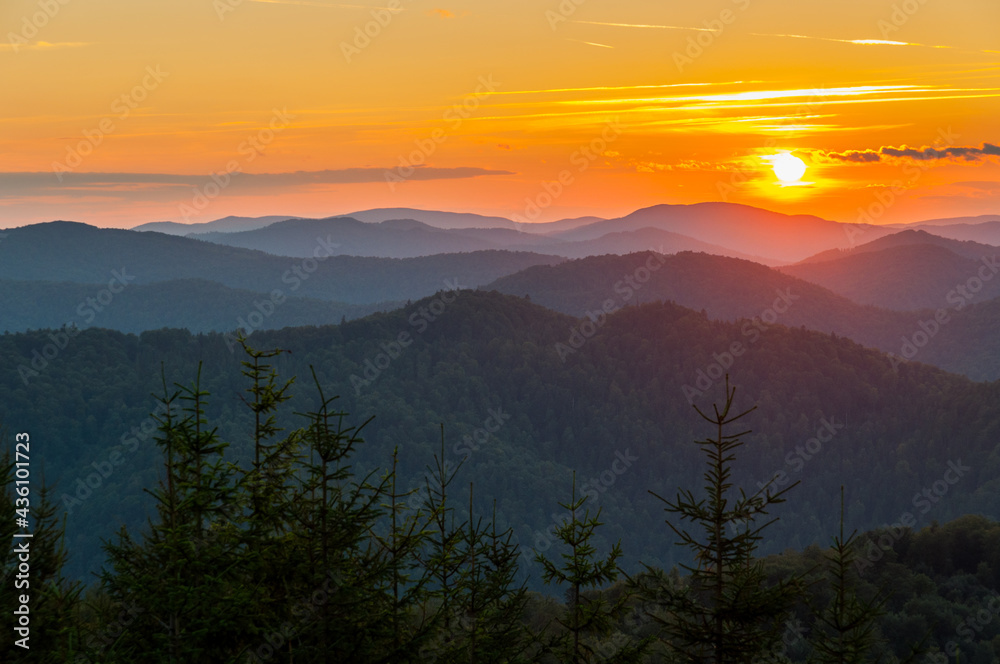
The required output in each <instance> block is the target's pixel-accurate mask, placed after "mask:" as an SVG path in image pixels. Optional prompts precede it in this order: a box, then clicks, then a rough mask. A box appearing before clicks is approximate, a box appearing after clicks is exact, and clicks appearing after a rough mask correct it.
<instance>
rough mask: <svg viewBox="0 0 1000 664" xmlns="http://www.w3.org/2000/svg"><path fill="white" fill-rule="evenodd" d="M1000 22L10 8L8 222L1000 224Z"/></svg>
mask: <svg viewBox="0 0 1000 664" xmlns="http://www.w3.org/2000/svg"><path fill="white" fill-rule="evenodd" d="M682 4H683V5H684V6H679V7H676V6H674V5H682ZM998 25H1000V3H997V2H996V1H995V0H975V1H971V0H970V1H958V2H953V1H949V2H947V3H946V2H941V1H940V0H924V1H923V3H921V2H920V1H919V0H907V1H906V2H900V1H899V0H884V1H883V0H874V1H873V0H864V1H862V0H848V1H842V2H837V3H832V2H802V1H801V0H799V1H796V2H791V1H789V0H769V1H767V2H765V1H764V0H735V1H734V0H713V1H711V2H705V3H662V2H651V1H649V0H617V1H615V2H610V1H608V0H562V1H561V2H559V1H551V2H549V1H539V0H531V1H528V0H506V1H505V2H503V3H499V2H485V1H480V2H473V1H471V0H466V1H464V2H461V1H456V2H448V3H444V4H438V3H437V0H434V2H429V1H428V2H425V1H424V0H357V1H356V2H355V1H351V0H349V1H348V2H343V3H336V2H329V1H327V0H141V1H137V0H131V1H129V2H125V1H124V0H34V1H28V0H6V1H5V2H4V3H2V5H0V90H2V91H3V92H2V93H0V227H9V226H16V225H21V224H25V223H34V222H39V221H49V220H52V219H71V220H77V221H83V222H87V223H91V224H95V225H101V226H118V227H129V226H134V225H136V224H140V223H145V222H148V221H155V220H167V219H171V220H177V221H184V220H188V221H208V220H211V219H215V218H219V217H223V216H226V215H230V214H240V215H251V216H258V215H265V214H294V215H302V216H328V215H334V214H341V213H346V212H350V211H353V210H359V209H367V208H374V207H400V206H408V207H422V208H431V209H446V210H457V211H469V212H479V213H483V214H499V215H503V216H507V217H517V218H519V219H521V220H534V219H537V220H542V221H549V220H553V219H559V218H563V217H571V216H580V215H585V214H594V215H599V216H617V215H620V214H625V213H628V212H630V211H632V210H635V209H637V208H640V207H645V206H648V205H653V204H657V203H695V202H700V201H712V200H728V201H731V202H738V203H745V204H749V205H756V206H759V207H765V208H769V209H773V210H778V211H782V212H789V213H801V212H805V213H812V214H817V215H819V216H823V217H826V218H830V219H835V220H838V221H856V220H858V218H859V209H870V210H872V211H874V212H876V213H878V212H879V210H882V209H884V212H882V213H881V214H876V215H874V216H873V217H871V219H872V220H873V221H876V222H879V223H883V222H902V221H916V220H920V219H928V218H934V217H951V216H964V215H979V214H991V213H1000V204H998V203H1000V157H998V156H997V152H998V150H997V149H996V147H995V146H996V145H997V144H1000V123H998V121H997V118H998V117H1000V103H998V99H1000V33H998V32H997V29H996V28H997V26H998ZM365 30H367V31H368V33H369V34H368V35H365V34H364V31H365ZM873 41H876V42H877V43H872V42H873ZM925 148H932V149H931V150H925ZM783 151H790V152H792V154H794V155H796V156H798V157H800V158H802V159H803V160H804V161H805V162H806V163H807V165H808V166H809V168H808V170H807V171H806V174H805V176H804V177H803V179H802V183H796V185H795V186H783V185H782V184H781V183H780V182H778V180H777V179H776V178H775V176H774V174H773V173H772V171H771V167H770V163H769V159H768V157H770V156H773V155H776V154H779V153H781V152H783ZM227 170H228V171H233V172H235V173H236V175H235V177H231V176H229V175H226V174H225V172H226V171H227ZM212 173H215V174H216V176H215V178H214V180H213V178H211V177H210V174H212ZM219 173H223V175H219ZM387 179H388V180H389V181H388V182H387ZM560 180H561V181H560ZM217 183H218V184H217ZM220 184H221V185H223V186H220Z"/></svg>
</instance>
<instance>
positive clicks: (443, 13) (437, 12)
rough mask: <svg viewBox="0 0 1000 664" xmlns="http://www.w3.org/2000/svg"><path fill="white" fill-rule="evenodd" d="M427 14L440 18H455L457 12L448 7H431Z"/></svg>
mask: <svg viewBox="0 0 1000 664" xmlns="http://www.w3.org/2000/svg"><path fill="white" fill-rule="evenodd" d="M427 15H428V16H437V17H438V18H455V14H453V13H452V12H450V11H448V10H447V9H431V10H429V11H428V12H427Z"/></svg>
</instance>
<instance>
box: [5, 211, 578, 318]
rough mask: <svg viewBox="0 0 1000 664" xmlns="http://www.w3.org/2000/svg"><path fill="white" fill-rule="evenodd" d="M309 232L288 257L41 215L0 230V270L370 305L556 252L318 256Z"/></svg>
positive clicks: (11, 275) (41, 277) (321, 241)
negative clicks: (299, 252)
mask: <svg viewBox="0 0 1000 664" xmlns="http://www.w3.org/2000/svg"><path fill="white" fill-rule="evenodd" d="M315 240H316V243H315V245H314V252H315V253H314V254H313V255H312V256H309V257H304V258H294V257H287V256H273V255H270V254H266V253H263V252H260V251H253V250H249V249H240V248H236V247H227V246H223V245H220V244H213V243H211V242H203V241H201V240H194V239H191V238H186V237H177V236H171V235H164V234H162V233H136V232H133V231H129V230H120V229H110V228H95V227H93V226H88V225H86V224H79V223H74V222H50V223H47V224H36V225H33V226H23V227H21V228H16V229H12V230H10V231H9V232H7V234H6V237H5V238H4V240H3V242H0V279H8V280H13V281H68V282H77V283H89V284H95V285H100V284H102V283H104V284H106V283H107V282H108V280H109V279H110V278H112V271H113V270H118V271H121V272H124V273H126V274H127V275H128V276H129V279H130V282H129V283H134V284H143V283H154V282H159V281H173V280H177V279H204V280H207V281H214V282H217V283H220V284H223V285H225V286H228V287H230V288H238V289H245V290H250V291H254V292H259V293H271V292H272V291H273V290H275V289H280V290H282V291H283V292H284V293H285V294H286V295H294V296H296V297H309V298H315V299H321V300H327V301H338V302H344V303H348V304H370V303H377V302H386V301H399V300H408V299H418V298H421V297H425V296H427V295H430V294H432V293H434V292H436V291H439V290H444V289H446V288H448V286H447V285H446V282H448V283H455V282H457V283H458V284H459V285H460V286H462V287H475V286H479V285H482V284H486V283H489V282H490V281H493V280H494V279H496V278H497V277H500V276H503V275H504V274H511V273H513V272H517V271H519V270H522V269H524V268H525V267H528V266H530V265H537V264H541V263H549V264H551V263H558V262H561V261H562V260H564V259H563V258H561V257H558V256H548V255H542V254H536V253H529V252H508V251H483V252H470V253H455V254H438V255H435V256H428V257H421V258H409V259H390V258H365V257H357V256H337V255H333V256H331V257H327V256H329V255H330V253H329V252H332V251H334V248H332V247H330V245H331V244H332V241H331V240H330V239H329V238H327V237H326V236H322V237H319V238H315ZM313 256H315V257H316V258H313Z"/></svg>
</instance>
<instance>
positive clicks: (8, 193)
mask: <svg viewBox="0 0 1000 664" xmlns="http://www.w3.org/2000/svg"><path fill="white" fill-rule="evenodd" d="M387 170H389V169H386V168H341V169H336V170H332V169H331V170H323V171H295V172H288V173H239V172H237V173H233V174H232V183H231V184H230V185H229V187H228V188H229V189H232V190H248V189H249V190H258V189H261V188H264V187H308V186H312V185H317V184H363V183H371V182H385V174H386V171H387ZM486 175H514V173H513V172H511V171H501V170H493V169H487V168H478V167H473V166H460V167H456V168H434V167H430V166H422V167H416V168H415V169H414V171H413V174H412V175H410V176H409V177H408V178H407V179H408V180H457V179H466V178H474V177H481V176H486ZM207 182H212V180H211V176H210V175H181V174H176V173H62V182H61V183H60V182H59V181H58V180H57V178H56V175H55V173H50V172H33V173H26V172H15V173H0V199H9V198H13V197H19V196H24V195H33V196H74V197H81V196H92V195H94V194H100V193H116V194H121V193H130V194H135V195H139V194H153V193H157V192H159V193H161V194H162V193H163V192H164V191H166V192H169V191H170V190H171V189H173V188H180V189H182V190H183V192H184V193H183V195H184V196H188V195H189V191H190V190H189V189H188V188H189V187H201V186H203V185H205V184H206V183H207Z"/></svg>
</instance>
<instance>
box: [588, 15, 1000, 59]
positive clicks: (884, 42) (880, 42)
mask: <svg viewBox="0 0 1000 664" xmlns="http://www.w3.org/2000/svg"><path fill="white" fill-rule="evenodd" d="M571 22H572V23H580V24H582V25H603V26H607V27H613V28H638V29H641V30H689V31H692V32H717V30H714V29H712V28H698V27H695V26H690V25H657V24H651V23H617V22H614V21H580V20H575V21H571ZM747 34H748V35H753V36H754V37H777V38H784V39H809V40H813V41H825V42H837V43H840V44H853V45H856V46H916V47H919V48H945V49H954V50H966V49H962V48H960V47H958V46H941V45H938V44H921V43H918V42H904V41H894V40H891V39H837V38H835V37H816V36H813V35H798V34H794V33H781V32H748V33H747ZM967 52H970V53H997V52H998V51H987V50H972V51H967Z"/></svg>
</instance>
